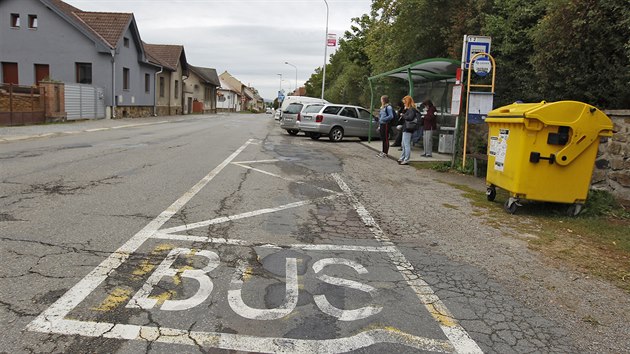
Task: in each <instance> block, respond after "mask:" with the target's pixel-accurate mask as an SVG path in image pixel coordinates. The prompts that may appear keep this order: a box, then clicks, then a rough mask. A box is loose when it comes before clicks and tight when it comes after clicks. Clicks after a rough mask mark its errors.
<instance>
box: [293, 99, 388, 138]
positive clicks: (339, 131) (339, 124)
mask: <svg viewBox="0 0 630 354" xmlns="http://www.w3.org/2000/svg"><path fill="white" fill-rule="evenodd" d="M317 106H319V107H316V105H313V106H312V107H310V108H311V109H309V110H308V111H307V112H304V113H303V114H302V117H301V120H300V122H299V127H300V130H301V131H303V132H304V133H306V135H308V136H310V137H311V139H314V140H317V139H319V138H320V137H321V136H322V135H327V136H328V138H329V139H330V140H331V141H334V142H338V141H341V140H343V138H344V137H359V138H361V139H362V140H366V139H367V138H368V134H369V131H370V120H372V125H371V128H372V137H376V136H378V134H377V132H376V127H377V126H378V123H377V121H376V118H375V117H374V116H372V115H371V114H370V112H369V111H368V110H367V109H365V108H363V107H359V106H350V105H343V104H326V105H317Z"/></svg>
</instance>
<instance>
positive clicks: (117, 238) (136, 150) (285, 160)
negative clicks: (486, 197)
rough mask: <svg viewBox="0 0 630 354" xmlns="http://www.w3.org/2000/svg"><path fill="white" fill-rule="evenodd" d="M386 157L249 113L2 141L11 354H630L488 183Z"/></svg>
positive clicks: (608, 305) (574, 277) (621, 315)
mask: <svg viewBox="0 0 630 354" xmlns="http://www.w3.org/2000/svg"><path fill="white" fill-rule="evenodd" d="M86 126H87V127H86V129H89V123H86ZM375 155H376V152H375V151H372V150H370V149H369V148H367V147H366V146H364V145H362V144H360V143H359V141H358V140H354V139H346V140H344V141H342V142H340V143H330V142H328V141H327V140H324V139H321V140H320V141H313V140H311V139H308V138H304V137H302V136H295V137H294V136H289V135H288V134H286V132H284V131H282V130H280V129H279V126H278V124H277V122H275V121H273V120H272V119H271V118H270V117H269V116H268V115H248V114H229V115H218V116H197V117H191V118H187V119H182V120H177V121H171V122H168V123H164V122H160V124H155V125H142V126H134V127H127V128H123V129H112V130H105V131H94V132H82V133H78V134H72V135H63V134H61V135H57V136H49V137H44V138H37V139H30V140H29V139H22V140H19V141H13V142H10V143H0V164H1V166H2V168H1V169H0V330H1V331H2V333H3V335H2V336H0V353H43V352H46V353H88V352H89V353H114V352H115V353H167V352H168V353H172V352H177V353H220V352H226V353H227V352H258V351H260V352H346V351H353V352H359V353H379V352H387V353H393V352H396V353H424V352H487V353H630V296H629V295H628V294H626V293H624V292H623V291H621V290H619V289H617V288H615V287H613V286H612V285H610V284H607V283H606V282H604V281H602V280H599V279H595V278H591V277H586V276H585V275H583V274H580V273H576V272H574V271H571V270H569V268H568V267H566V266H564V265H563V264H562V263H559V262H556V261H554V260H548V259H544V258H543V257H542V256H541V255H540V254H537V253H535V252H533V251H531V250H529V249H528V248H527V242H526V241H524V240H523V238H522V237H519V236H521V235H520V233H519V230H517V229H512V228H510V218H513V217H517V216H511V215H510V216H507V215H506V221H505V225H502V227H501V230H498V229H497V228H495V227H491V226H488V225H486V224H484V222H483V218H480V217H479V216H475V210H474V206H472V204H471V202H470V201H469V200H467V199H466V198H465V197H464V196H463V195H462V194H463V193H462V192H461V191H459V190H457V189H455V188H453V187H451V185H449V183H451V184H452V183H458V184H467V185H470V186H471V187H473V188H477V189H478V190H479V191H480V193H483V190H484V188H483V180H481V179H474V178H472V177H467V176H457V175H449V174H439V173H436V172H433V171H426V170H415V169H413V168H410V167H404V166H398V165H397V164H396V163H395V161H393V160H390V159H378V158H376V157H375ZM518 217H526V216H518Z"/></svg>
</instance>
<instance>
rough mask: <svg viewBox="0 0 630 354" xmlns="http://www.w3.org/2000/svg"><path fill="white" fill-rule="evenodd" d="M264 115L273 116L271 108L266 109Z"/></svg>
mask: <svg viewBox="0 0 630 354" xmlns="http://www.w3.org/2000/svg"><path fill="white" fill-rule="evenodd" d="M265 113H266V114H273V108H271V107H267V109H266V110H265Z"/></svg>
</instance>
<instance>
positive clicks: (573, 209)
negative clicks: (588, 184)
mask: <svg viewBox="0 0 630 354" xmlns="http://www.w3.org/2000/svg"><path fill="white" fill-rule="evenodd" d="M583 207H584V204H580V203H573V204H571V205H569V207H568V208H567V215H568V216H571V217H575V216H578V215H579V214H580V212H581V211H582V208H583Z"/></svg>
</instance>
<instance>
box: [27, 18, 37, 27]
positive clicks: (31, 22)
mask: <svg viewBox="0 0 630 354" xmlns="http://www.w3.org/2000/svg"><path fill="white" fill-rule="evenodd" d="M28 28H30V29H37V15H28Z"/></svg>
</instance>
